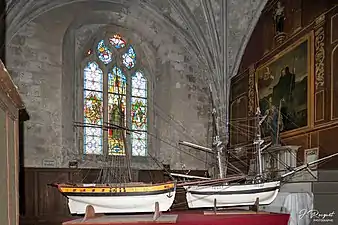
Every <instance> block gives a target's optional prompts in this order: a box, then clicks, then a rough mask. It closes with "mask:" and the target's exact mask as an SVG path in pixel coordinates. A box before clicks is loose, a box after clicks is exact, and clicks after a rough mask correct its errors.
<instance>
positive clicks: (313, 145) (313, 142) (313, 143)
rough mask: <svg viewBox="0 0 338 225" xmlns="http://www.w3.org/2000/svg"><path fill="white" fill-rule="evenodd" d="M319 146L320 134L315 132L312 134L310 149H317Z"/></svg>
mask: <svg viewBox="0 0 338 225" xmlns="http://www.w3.org/2000/svg"><path fill="white" fill-rule="evenodd" d="M318 146H319V134H318V132H313V133H311V134H310V148H316V147H318Z"/></svg>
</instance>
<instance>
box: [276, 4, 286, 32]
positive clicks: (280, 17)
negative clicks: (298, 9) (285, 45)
mask: <svg viewBox="0 0 338 225" xmlns="http://www.w3.org/2000/svg"><path fill="white" fill-rule="evenodd" d="M284 8H285V7H284V6H282V4H281V2H280V1H279V2H277V8H276V9H275V12H274V20H275V31H276V34H279V33H283V32H284V20H285V13H284Z"/></svg>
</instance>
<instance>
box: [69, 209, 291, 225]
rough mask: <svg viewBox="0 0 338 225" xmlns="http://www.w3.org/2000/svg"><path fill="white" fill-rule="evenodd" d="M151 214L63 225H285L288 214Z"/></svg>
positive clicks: (245, 211) (193, 212)
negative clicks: (155, 216)
mask: <svg viewBox="0 0 338 225" xmlns="http://www.w3.org/2000/svg"><path fill="white" fill-rule="evenodd" d="M153 217H154V215H153V214H143V215H109V216H103V215H101V216H95V217H93V218H88V219H86V220H85V221H83V219H82V218H81V219H76V220H72V221H68V222H64V223H63V225H116V224H123V225H132V224H137V225H142V224H154V223H159V224H161V225H167V224H168V225H169V224H171V225H172V224H185V225H190V224H191V225H207V224H212V225H221V224H222V225H228V224H231V225H233V224H236V225H244V224H245V225H249V224H250V225H287V224H288V220H289V215H288V214H277V213H269V212H253V211H248V210H227V211H218V212H217V213H216V214H215V213H214V212H213V211H195V210H187V211H176V212H174V211H172V212H166V213H162V214H161V215H160V216H159V217H158V218H157V219H156V220H155V221H154V220H153Z"/></svg>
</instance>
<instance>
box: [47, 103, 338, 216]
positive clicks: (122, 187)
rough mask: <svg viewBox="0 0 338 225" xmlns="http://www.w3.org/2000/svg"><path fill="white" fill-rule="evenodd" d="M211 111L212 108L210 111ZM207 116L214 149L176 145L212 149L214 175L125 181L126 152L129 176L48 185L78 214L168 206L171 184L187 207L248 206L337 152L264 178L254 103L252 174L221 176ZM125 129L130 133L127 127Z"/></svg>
mask: <svg viewBox="0 0 338 225" xmlns="http://www.w3.org/2000/svg"><path fill="white" fill-rule="evenodd" d="M215 111H216V110H213V112H215ZM213 115H214V117H213V118H214V124H215V130H216V135H215V138H214V140H215V142H214V148H207V147H203V146H198V145H196V144H193V143H188V142H180V144H183V145H186V146H190V147H193V148H196V149H199V150H202V151H205V152H208V153H211V154H215V155H216V158H217V162H218V172H219V173H218V176H217V177H214V178H206V177H197V176H190V175H187V174H177V173H170V175H171V177H184V178H188V179H189V180H190V179H196V181H190V182H186V181H184V182H178V181H177V180H173V181H171V182H167V183H158V184H146V183H135V182H131V179H130V174H131V172H130V166H128V165H130V162H129V156H128V155H126V156H123V160H124V161H123V162H122V164H121V162H120V165H127V171H126V172H125V173H123V175H127V176H128V175H129V179H124V182H118V183H116V182H106V181H105V182H101V183H100V184H54V185H53V186H55V187H57V188H58V190H59V191H60V193H62V194H63V195H65V196H66V197H67V198H68V206H69V210H70V212H71V213H72V214H84V213H85V211H86V207H87V206H88V205H91V206H93V207H94V209H95V212H97V213H147V212H154V211H155V207H154V206H155V204H158V206H159V210H160V211H168V210H169V209H170V208H171V207H172V205H173V202H174V199H175V195H176V187H177V186H181V187H183V188H184V189H185V191H186V201H187V203H188V207H189V208H216V207H217V208H218V207H233V206H251V205H254V204H257V200H258V203H259V205H268V204H270V203H272V202H273V201H274V200H275V199H276V197H277V194H278V192H279V190H280V187H281V182H282V181H284V180H285V178H287V177H289V176H292V175H293V174H295V173H297V172H299V171H302V170H305V169H307V170H309V167H310V166H311V165H313V164H317V163H319V162H322V161H324V160H328V159H330V158H332V157H334V156H337V155H338V153H335V154H332V155H330V156H326V157H324V158H322V159H318V160H316V161H313V162H310V163H308V164H306V165H302V166H299V167H296V168H293V169H292V170H290V171H289V172H287V173H285V174H282V175H281V176H280V177H279V178H278V179H272V180H269V179H266V178H265V177H264V176H263V168H262V151H264V150H265V149H266V148H267V147H269V146H270V144H271V143H269V144H266V145H265V146H263V147H262V145H263V144H264V140H263V139H262V138H261V124H262V122H263V121H264V119H265V116H263V117H262V116H261V112H260V108H259V107H257V111H256V118H255V119H256V138H255V140H254V146H255V156H256V168H257V169H256V174H255V176H254V177H250V176H248V175H245V174H241V175H238V176H232V177H229V176H228V177H227V176H225V175H224V166H223V164H224V162H225V164H227V163H229V162H227V161H226V160H224V152H223V151H224V150H223V147H221V146H222V143H221V142H220V141H219V135H218V133H219V132H218V123H217V121H218V118H217V116H216V115H215V113H213ZM106 128H108V129H112V128H113V129H122V130H128V129H127V128H125V127H123V126H121V125H119V126H118V125H114V124H108V125H107V126H106ZM128 131H130V132H135V131H133V130H128ZM121 133H123V132H121ZM127 152H128V151H127ZM127 152H126V153H127ZM118 157H119V156H117V158H118ZM113 158H114V157H113ZM119 160H121V158H120V159H119ZM225 166H226V165H225ZM107 174H108V175H107ZM107 174H106V177H107V176H108V177H109V176H110V174H111V173H107ZM234 182H236V183H234Z"/></svg>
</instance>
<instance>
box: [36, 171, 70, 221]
mask: <svg viewBox="0 0 338 225" xmlns="http://www.w3.org/2000/svg"><path fill="white" fill-rule="evenodd" d="M51 175H52V176H51ZM69 178H70V174H69V173H68V172H63V171H60V172H57V173H53V174H51V172H49V171H46V172H44V171H41V172H39V173H38V181H37V183H38V186H37V191H38V216H48V215H55V216H58V215H67V214H68V209H67V202H66V201H65V197H64V196H63V195H61V194H60V193H59V192H58V190H57V189H56V188H54V187H51V186H48V184H51V183H55V182H60V183H63V182H69V181H70V179H69Z"/></svg>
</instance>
